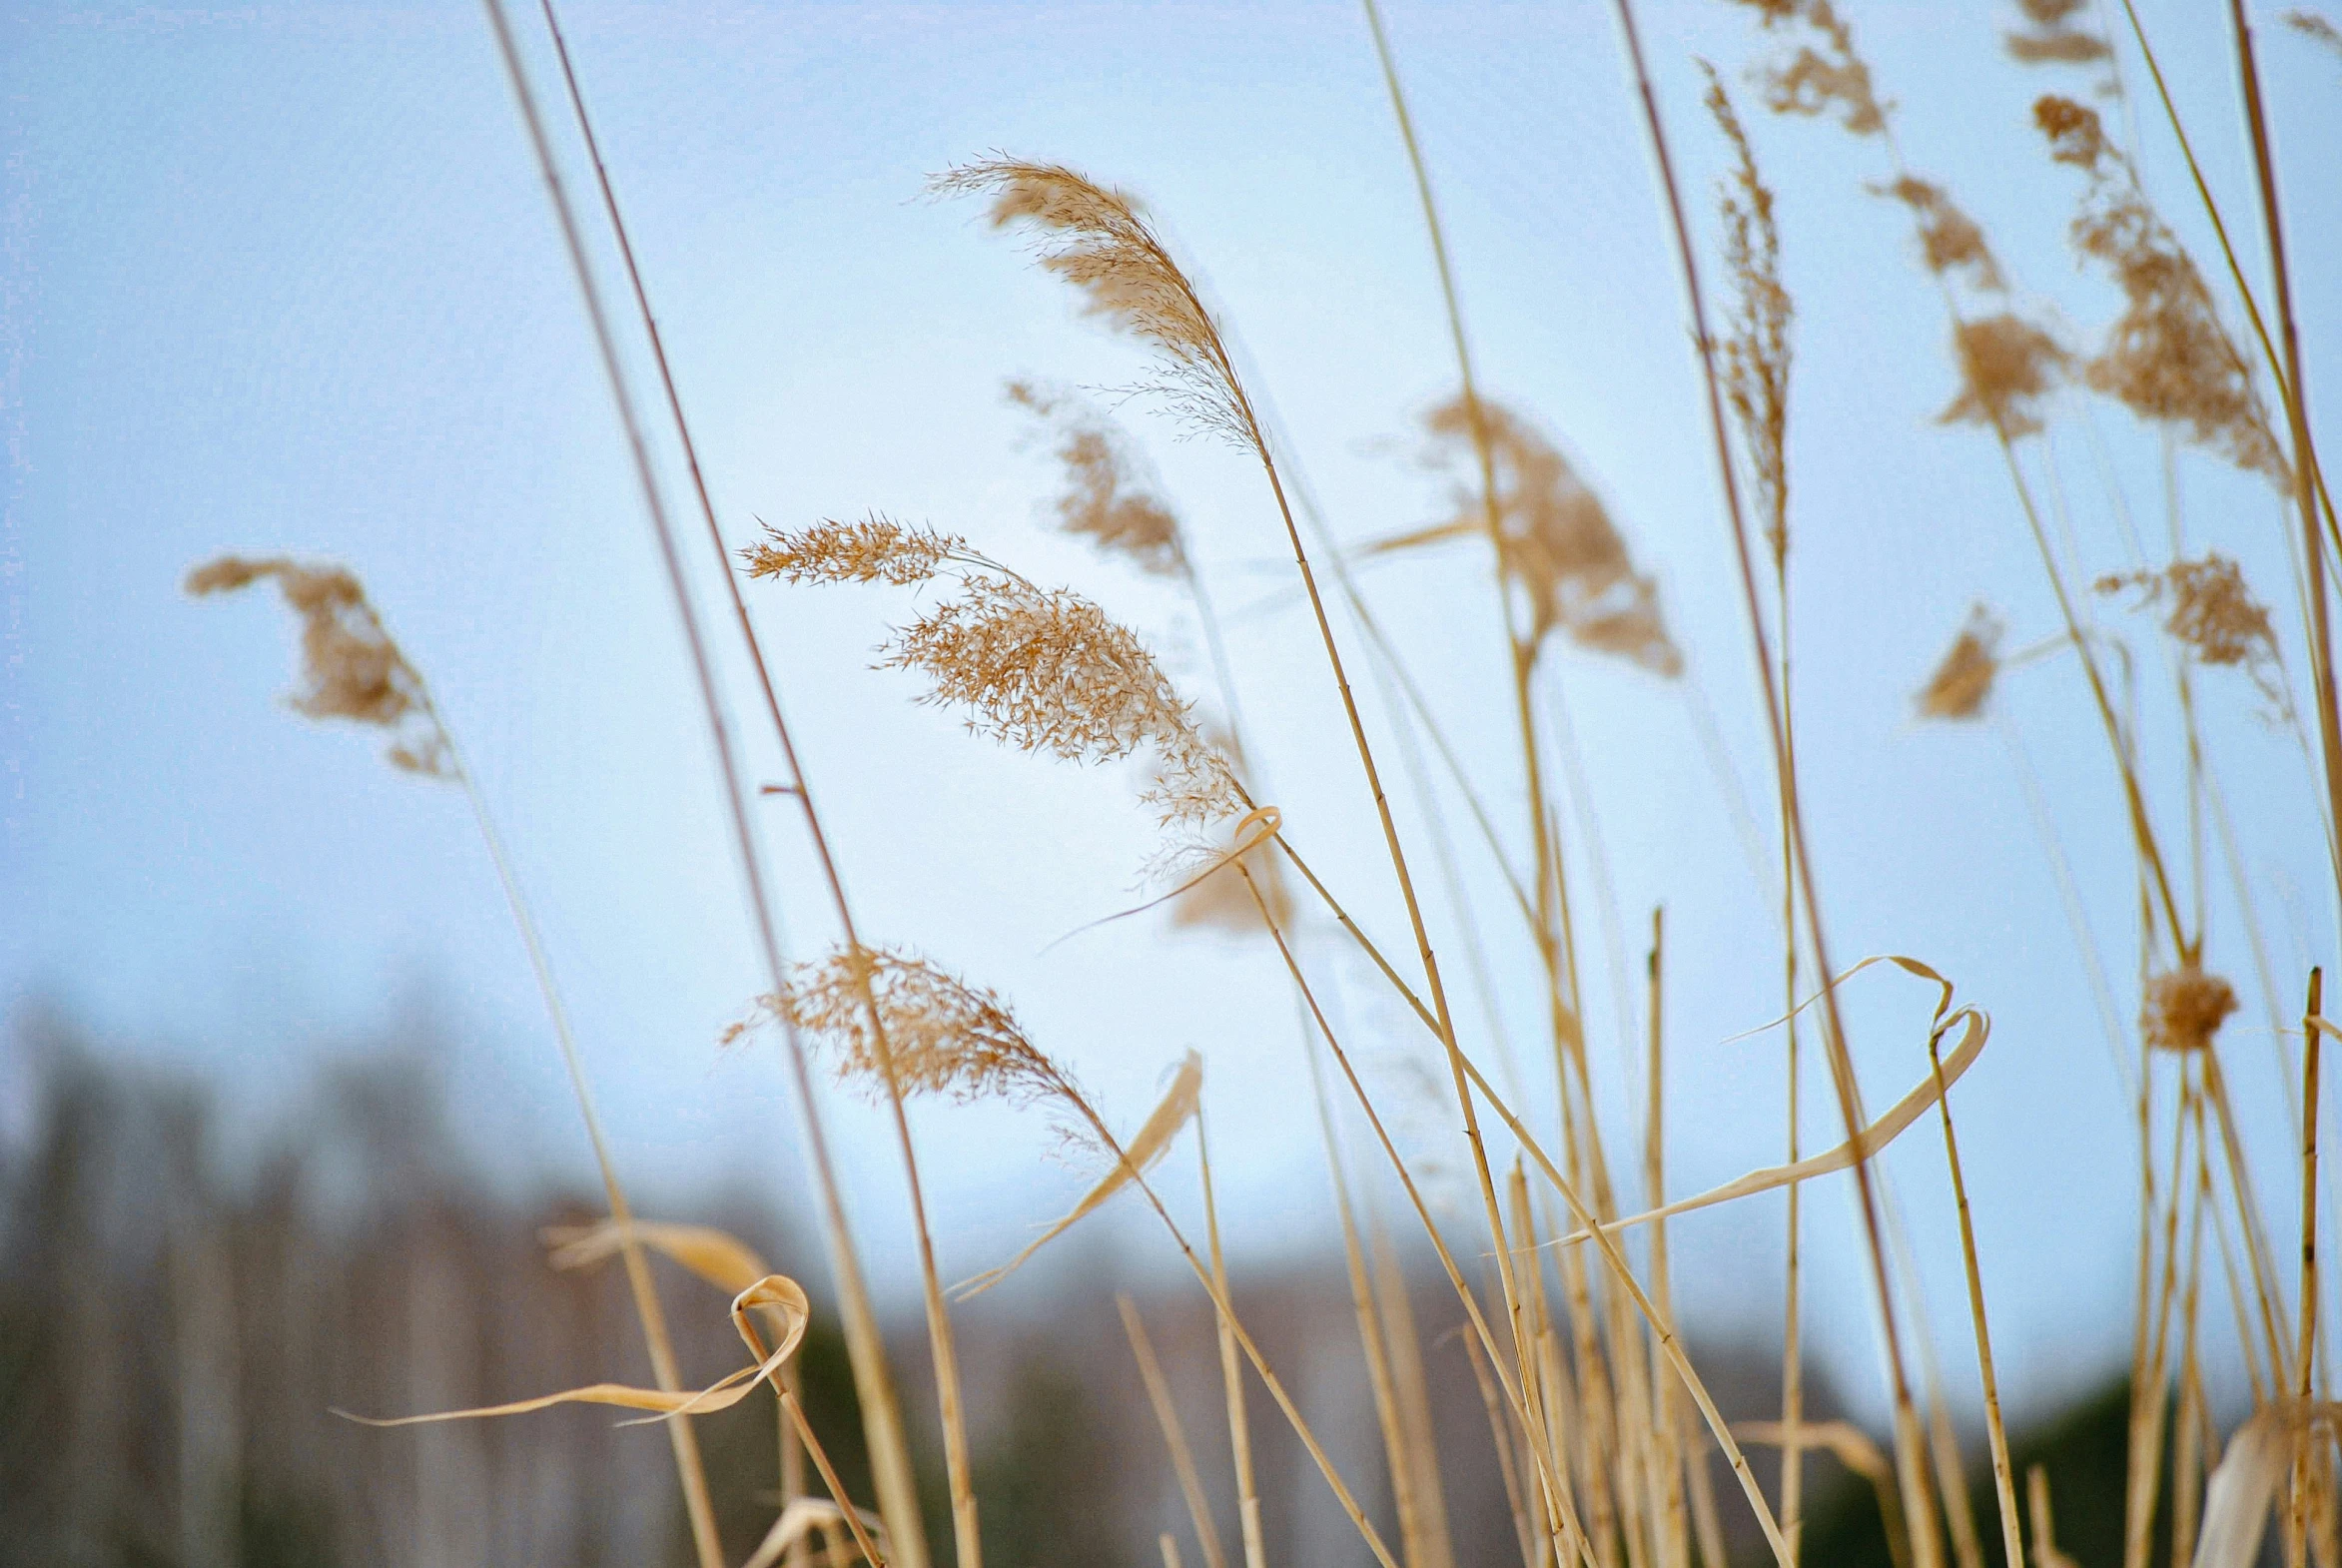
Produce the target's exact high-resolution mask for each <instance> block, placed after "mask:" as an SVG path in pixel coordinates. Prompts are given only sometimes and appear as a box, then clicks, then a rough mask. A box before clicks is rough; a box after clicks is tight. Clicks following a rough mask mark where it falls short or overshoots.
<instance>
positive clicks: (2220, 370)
mask: <svg viewBox="0 0 2342 1568" xmlns="http://www.w3.org/2000/svg"><path fill="white" fill-rule="evenodd" d="M2033 124H2034V126H2035V127H2036V128H2037V129H2038V130H2039V131H2040V132H2041V134H2042V136H2044V137H2045V138H2047V140H2048V143H2049V156H2050V157H2051V158H2052V159H2054V160H2055V161H2056V162H2058V163H2061V164H2065V165H2068V166H2070V167H2072V168H2075V169H2078V170H2080V171H2081V172H2082V173H2083V174H2085V175H2087V176H2088V177H2089V186H2088V188H2087V190H2086V191H2085V192H2084V193H2083V197H2082V201H2081V207H2080V211H2079V213H2078V214H2077V215H2076V216H2075V218H2074V221H2073V227H2072V231H2071V232H2072V237H2073V244H2074V248H2075V249H2076V250H2078V251H2079V252H2080V253H2081V254H2082V255H2083V256H2084V257H2087V258H2088V259H2090V260H2091V261H2094V262H2096V263H2098V264H2099V265H2100V266H2102V267H2103V268H2104V269H2105V270H2106V271H2107V272H2108V273H2109V274H2110V275H2111V276H2112V278H2113V280H2114V282H2115V283H2116V284H2117V285H2118V286H2119V287H2120V288H2121V290H2122V294H2123V298H2124V300H2125V301H2126V302H2127V305H2126V308H2125V309H2124V311H2123V313H2122V315H2121V316H2120V317H2119V318H2117V319H2116V321H2115V322H2114V324H2113V326H2112V327H2110V328H2109V329H2108V330H2107V334H2106V341H2105V346H2104V347H2103V348H2102V349H2100V350H2099V352H2098V353H2097V355H2096V356H2095V357H2093V358H2092V359H2091V360H2090V361H2089V362H2088V363H2087V364H2086V365H2085V366H2084V367H2083V372H2082V374H2083V379H2084V380H2085V381H2086V382H2087V383H2088V384H2089V386H2090V387H2091V388H2092V389H2093V390H2095V391H2097V392H2102V393H2104V394H2105V395H2107V396H2109V397H2112V398H2113V399H2115V400H2116V401H2117V402H2120V403H2121V404H2123V405H2124V406H2125V407H2127V408H2129V409H2130V410H2131V411H2132V412H2133V413H2136V414H2137V415H2138V416H2139V417H2140V418H2142V419H2147V420H2149V421H2152V422H2156V423H2161V424H2167V425H2171V426H2174V427H2176V428H2178V429H2179V430H2180V431H2181V432H2182V433H2183V434H2184V435H2185V436H2186V437H2187V438H2188V439H2189V440H2191V441H2193V442H2195V444H2197V445H2199V446H2203V447H2206V448H2208V449H2210V450H2212V451H2216V452H2218V453H2219V454H2220V455H2221V456H2223V457H2226V458H2227V459H2228V460H2229V461H2230V462H2232V463H2234V464H2236V465H2237V466H2238V467H2240V468H2243V469H2245V470H2247V471H2248V472H2255V473H2259V474H2262V475H2263V476H2265V477H2266V478H2268V479H2269V480H2270V481H2271V482H2273V483H2274V484H2276V485H2277V486H2278V487H2279V488H2281V489H2290V488H2291V486H2292V482H2293V481H2292V474H2291V470H2290V469H2289V468H2288V467H2287V466H2286V463H2285V458H2284V455H2283V452H2282V451H2281V449H2280V448H2279V446H2278V444H2277V437H2276V434H2275V432H2274V430H2273V429H2272V427H2271V425H2270V422H2269V415H2268V409H2267V408H2266V406H2265V405H2264V404H2263V403H2262V402H2261V397H2260V392H2259V391H2258V389H2257V388H2256V387H2255V386H2254V383H2253V377H2252V367H2251V365H2250V364H2249V363H2248V362H2247V361H2246V360H2245V358H2244V356H2243V354H2242V353H2241V352H2239V350H2238V349H2237V347H2236V343H2235V340H2234V339H2232V338H2230V337H2229V335H2228V330H2227V328H2225V327H2224V326H2222V325H2221V322H2220V314H2219V311H2218V309H2217V307H2216V306H2214V304H2213V302H2212V295H2211V291H2210V290H2209V289H2207V288H2206V287H2205V286H2204V280H2203V275H2202V274H2201V273H2199V272H2198V271H2197V270H2196V265H2195V262H2194V260H2193V259H2192V258H2190V257H2189V256H2188V254H2187V251H2186V250H2185V248H2184V247H2182V246H2181V245H2180V243H2179V238H2178V236H2177V235H2175V234H2173V233H2172V232H2171V229H2170V227H2169V226H2168V225H2167V224H2165V223H2164V222H2163V220H2162V218H2161V217H2160V216H2159V215H2157V213H2156V212H2155V209H2154V208H2153V206H2152V205H2150V204H2149V203H2148V201H2147V199H2146V194H2145V192H2144V191H2143V190H2142V189H2141V188H2140V186H2139V183H2138V175H2137V171H2136V169H2135V168H2134V167H2133V165H2132V164H2131V161H2130V159H2129V157H2128V156H2127V155H2125V154H2124V153H2123V152H2122V150H2121V149H2120V148H2118V147H2116V146H2114V144H2113V143H2112V142H2111V141H2110V140H2109V139H2108V138H2107V136H2106V133H2105V129H2104V127H2103V126H2102V125H2101V123H2100V122H2099V119H2098V114H2097V111H2096V110H2094V109H2090V108H2088V107H2086V106H2084V105H2082V104H2078V103H2075V102H2074V101H2073V100H2071V99H2069V98H2060V97H2057V96H2055V95H2054V94H2051V95H2047V96H2044V97H2042V98H2041V99H2039V100H2038V101H2036V102H2035V103H2034V105H2033Z"/></svg>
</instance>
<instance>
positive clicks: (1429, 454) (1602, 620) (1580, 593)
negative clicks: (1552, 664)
mask: <svg viewBox="0 0 2342 1568" xmlns="http://www.w3.org/2000/svg"><path fill="white" fill-rule="evenodd" d="M1479 405H1480V422H1481V426H1482V428H1483V430H1484V432H1485V434H1486V438H1487V441H1488V446H1489V453H1490V456H1491V458H1492V459H1493V466H1494V469H1495V475H1496V495H1495V500H1496V519H1497V536H1498V540H1499V547H1500V550H1501V553H1502V561H1501V565H1502V570H1503V572H1504V577H1505V581H1506V583H1507V584H1508V585H1509V586H1510V587H1511V588H1512V590H1513V591H1515V592H1517V593H1519V594H1520V595H1522V597H1523V598H1525V599H1526V600H1527V603H1528V610H1529V642H1530V646H1531V647H1532V649H1538V650H1541V648H1542V644H1543V643H1544V641H1545V638H1546V636H1547V635H1548V634H1549V633H1552V632H1559V633H1561V634H1562V635H1563V636H1566V637H1567V638H1569V640H1570V641H1572V642H1574V643H1576V644H1578V645H1579V646H1580V647H1582V648H1586V649H1588V650H1590V651H1592V652H1596V653H1608V654H1614V655H1616V656H1618V657H1620V658H1623V659H1627V660H1629V661H1630V662H1632V663H1635V664H1638V665H1641V666H1642V667H1643V668H1644V669H1647V670H1649V671H1651V672H1652V673H1653V674H1655V675H1662V676H1666V677H1669V678H1673V677H1674V676H1676V675H1678V674H1680V673H1682V671H1683V655H1682V654H1681V652H1679V651H1678V650H1677V648H1676V646H1675V643H1674V642H1673V641H1672V640H1670V638H1669V637H1668V635H1667V623H1666V621H1665V619H1664V618H1663V617H1662V616H1661V614H1660V611H1659V587H1658V584H1657V583H1656V582H1655V581H1654V580H1653V579H1652V578H1651V577H1649V576H1647V575H1645V574H1643V573H1641V572H1638V571H1636V570H1635V566H1634V561H1633V560H1632V558H1631V557H1629V555H1628V554H1627V548H1626V541H1625V540H1624V539H1623V538H1621V537H1620V536H1619V532H1618V529H1617V527H1616V526H1615V525H1614V524H1613V523H1612V522H1611V520H1610V513H1609V512H1608V511H1607V510H1606V509H1605V508H1604V507H1603V505H1602V501H1601V498H1600V497H1599V496H1597V495H1596V494H1595V493H1594V492H1593V490H1592V489H1591V488H1589V487H1588V486H1587V484H1586V482H1585V481H1584V480H1583V479H1581V478H1579V477H1578V474H1577V470H1576V469H1574V468H1572V467H1571V466H1570V463H1569V460H1568V459H1567V458H1565V457H1564V456H1562V454H1561V453H1560V452H1559V451H1557V450H1556V449H1555V448H1554V446H1553V444H1552V442H1550V441H1548V440H1547V439H1546V438H1545V437H1544V436H1543V435H1542V434H1540V433H1539V432H1538V431H1537V429H1536V428H1535V427H1534V426H1533V425H1531V424H1530V423H1529V422H1528V420H1526V419H1525V418H1523V417H1521V416H1520V415H1519V414H1517V413H1515V412H1513V411H1512V410H1511V409H1508V408H1506V407H1505V406H1504V405H1503V404H1501V403H1497V402H1493V401H1490V400H1489V399H1488V398H1486V397H1482V398H1480V399H1479ZM1423 424H1424V428H1425V429H1426V430H1427V431H1428V432H1429V434H1430V437H1431V439H1430V441H1429V443H1428V445H1427V446H1426V448H1425V451H1424V459H1425V461H1426V462H1427V463H1428V464H1429V465H1430V466H1432V467H1434V468H1441V469H1454V468H1459V467H1469V468H1470V469H1471V478H1470V479H1469V480H1467V481H1460V482H1458V483H1457V484H1456V485H1455V486H1454V488H1453V490H1452V491H1451V495H1452V498H1453V504H1454V506H1455V510H1454V512H1453V514H1452V515H1451V516H1450V517H1449V519H1448V520H1446V521H1444V522H1438V523H1434V524H1432V525H1431V526H1429V527H1427V528H1418V529H1414V530H1412V531H1410V532H1407V533H1403V534H1399V535H1396V536H1394V537H1391V538H1386V539H1383V540H1381V541H1379V542H1378V543H1375V544H1373V545H1371V546H1369V549H1370V551H1371V552H1372V553H1377V554H1382V553H1388V552H1391V551H1394V550H1404V549H1413V548H1417V547H1420V546H1423V545H1427V544H1436V543H1442V542H1445V541H1447V540H1450V539H1461V538H1484V537H1486V535H1487V511H1486V509H1485V507H1484V504H1483V501H1482V497H1481V494H1480V488H1479V481H1478V472H1477V468H1476V458H1475V457H1474V447H1473V443H1472V423H1471V410H1470V408H1469V407H1468V406H1467V405H1466V403H1465V402H1464V399H1463V398H1462V397H1461V396H1460V395H1459V396H1457V397H1454V398H1451V399H1450V400H1448V401H1446V402H1443V403H1441V404H1439V405H1438V406H1436V407H1434V408H1433V409H1431V411H1430V412H1429V413H1427V414H1425V415H1424V417H1423Z"/></svg>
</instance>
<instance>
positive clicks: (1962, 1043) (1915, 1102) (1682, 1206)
mask: <svg viewBox="0 0 2342 1568" xmlns="http://www.w3.org/2000/svg"><path fill="white" fill-rule="evenodd" d="M1881 964H1892V965H1894V966H1895V967H1896V968H1897V969H1900V970H1902V971H1903V972H1904V973H1905V974H1907V975H1911V976H1914V977H1916V978H1917V979H1920V980H1925V981H1928V982H1929V983H1931V984H1933V985H1934V986H1936V987H1937V988H1938V997H1937V1003H1936V1015H1935V1018H1934V1020H1933V1021H1932V1023H1931V1025H1930V1029H1931V1032H1932V1034H1933V1035H1934V1036H1935V1038H1936V1039H1937V1040H1938V1041H1941V1040H1943V1039H1944V1037H1946V1036H1948V1035H1950V1034H1951V1033H1952V1031H1953V1030H1954V1029H1956V1030H1958V1031H1959V1039H1958V1041H1957V1043H1956V1044H1954V1045H1953V1046H1952V1049H1951V1050H1950V1051H1947V1052H1945V1053H1944V1054H1943V1065H1942V1068H1941V1069H1940V1070H1939V1071H1931V1072H1930V1073H1929V1074H1928V1076H1927V1077H1925V1078H1923V1079H1921V1080H1920V1082H1919V1084H1918V1085H1917V1086H1916V1087H1914V1088H1913V1090H1912V1091H1911V1093H1909V1094H1907V1095H1905V1096H1904V1097H1903V1098H1902V1099H1901V1100H1898V1101H1897V1102H1896V1103H1895V1104H1894V1105H1892V1106H1890V1107H1889V1108H1888V1109H1887V1110H1886V1111H1884V1112H1882V1113H1881V1114H1880V1115H1879V1116H1878V1117H1877V1118H1875V1119H1874V1120H1873V1121H1872V1122H1871V1123H1870V1125H1869V1126H1867V1127H1865V1128H1863V1129H1862V1131H1861V1132H1860V1133H1858V1134H1856V1135H1855V1136H1854V1137H1852V1138H1850V1139H1848V1140H1847V1141H1846V1142H1845V1143H1843V1144H1840V1145H1837V1146H1836V1147H1834V1148H1831V1149H1827V1150H1824V1151H1823V1152H1822V1153H1820V1154H1818V1155H1808V1156H1807V1157H1806V1158H1805V1159H1803V1160H1800V1161H1797V1162H1796V1163H1794V1164H1791V1165H1786V1166H1772V1167H1769V1168H1767V1169H1765V1170H1762V1171H1752V1172H1750V1173H1748V1175H1746V1176H1740V1177H1738V1178H1737V1179H1735V1180H1731V1181H1727V1182H1725V1183H1724V1184H1723V1185H1722V1186H1714V1187H1710V1188H1709V1189H1708V1190H1707V1191H1705V1192H1701V1193H1698V1194H1696V1195H1695V1196H1691V1197H1681V1198H1677V1199H1676V1200H1675V1201H1673V1202H1670V1203H1666V1204H1663V1205H1661V1206H1660V1207H1657V1208H1649V1209H1645V1210H1644V1211H1643V1212H1641V1213H1639V1214H1629V1215H1627V1216H1626V1217H1624V1218H1621V1219H1606V1220H1604V1221H1603V1222H1602V1228H1603V1229H1604V1230H1606V1231H1610V1232H1613V1233H1615V1232H1618V1231H1622V1230H1626V1229H1629V1228H1631V1227H1633V1226H1635V1225H1645V1224H1650V1223H1652V1222H1653V1221H1655V1220H1660V1219H1672V1218H1674V1217H1675V1216H1676V1215H1678V1214H1688V1213H1692V1212H1694V1211H1696V1210H1698V1209H1702V1208H1710V1207H1713V1206H1715V1205H1716V1204H1718V1203H1730V1202H1737V1201H1739V1200H1740V1199H1741V1198H1744V1197H1753V1196H1755V1195H1756V1194H1757V1193H1759V1192H1770V1191H1773V1190H1774V1189H1776V1188H1778V1187H1784V1186H1787V1185H1789V1184H1790V1183H1791V1182H1792V1181H1808V1180H1811V1179H1813V1178H1814V1177H1815V1176H1828V1175H1829V1174H1830V1173H1832V1172H1834V1171H1846V1170H1850V1169H1852V1168H1853V1167H1854V1166H1855V1164H1856V1163H1857V1162H1859V1161H1864V1160H1869V1159H1871V1158H1872V1157H1873V1156H1875V1155H1877V1154H1878V1153H1879V1152H1880V1151H1881V1150H1883V1149H1885V1148H1887V1147H1888V1146H1889V1145H1890V1144H1892V1143H1894V1142H1895V1141H1896V1140H1897V1139H1899V1138H1901V1137H1902V1136H1903V1135H1904V1134H1905V1133H1907V1132H1909V1131H1910V1130H1911V1127H1912V1124H1913V1123H1915V1122H1917V1121H1919V1119H1920V1118H1921V1117H1922V1116H1923V1115H1924V1114H1926V1113H1927V1112H1928V1111H1929V1110H1930V1109H1932V1108H1933V1107H1934V1106H1935V1104H1936V1102H1937V1101H1938V1100H1940V1099H1941V1098H1943V1096H1944V1095H1946V1094H1948V1093H1950V1091H1951V1089H1952V1085H1954V1084H1956V1083H1958V1082H1959V1080H1960V1079H1961V1078H1962V1077H1963V1076H1964V1075H1965V1074H1966V1072H1967V1070H1968V1069H1969V1068H1971V1067H1973V1066H1975V1064H1976V1059H1977V1058H1978V1057H1981V1056H1982V1055H1983V1053H1984V1044H1985V1042H1986V1041H1988V1040H1990V1039H1991V1038H1992V1021H1991V1019H1990V1018H1989V1017H1988V1016H1986V1015H1985V1014H1984V1013H1983V1012H1982V1011H1981V1010H1980V1009H1978V1008H1976V1007H1974V1006H1961V1007H1957V1008H1954V1007H1952V983H1951V982H1950V981H1948V980H1946V979H1945V978H1944V977H1943V976H1942V975H1941V974H1939V973H1938V972H1937V971H1936V970H1935V969H1934V968H1932V967H1931V966H1929V965H1928V964H1926V963H1923V962H1922V961H1921V960H1919V959H1916V958H1906V957H1904V956H1903V955H1901V954H1894V953H1881V954H1873V955H1872V956H1871V957H1869V958H1866V959H1863V960H1862V961H1861V962H1859V963H1857V964H1855V965H1853V966H1852V967H1851V968H1849V969H1847V970H1846V971H1844V972H1843V973H1842V974H1840V975H1839V977H1838V978H1837V979H1836V980H1833V981H1831V982H1830V985H1829V986H1827V987H1824V988H1823V989H1824V990H1825V991H1826V990H1829V989H1831V988H1832V987H1837V986H1843V985H1845V984H1846V983H1847V982H1848V981H1850V980H1852V979H1854V977H1855V976H1857V975H1859V974H1861V973H1862V972H1863V971H1864V970H1866V969H1872V968H1875V967H1876V966H1878V965H1881ZM1821 1000H1822V992H1820V991H1817V992H1815V993H1814V995H1812V996H1810V997H1808V998H1807V999H1806V1000H1805V1001H1804V1002H1801V1003H1799V1004H1798V1006H1797V1008H1796V1009H1795V1011H1793V1012H1792V1013H1791V1014H1790V1017H1791V1018H1794V1017H1795V1016H1796V1015H1797V1014H1798V1013H1802V1012H1804V1011H1805V1010H1806V1009H1807V1008H1809V1007H1812V1006H1813V1005H1814V1004H1815V1003H1817V1002H1819V1001H1821ZM1787 1022H1789V1019H1788V1018H1778V1019H1775V1020H1774V1021H1773V1022H1772V1023H1771V1024H1767V1025H1764V1026H1762V1028H1760V1029H1756V1030H1751V1031H1749V1033H1750V1034H1762V1033H1763V1032H1764V1030H1766V1029H1773V1028H1777V1027H1779V1026H1780V1025H1782V1024H1785V1023H1787ZM1736 1038H1745V1037H1736ZM1592 1237H1593V1232H1592V1231H1591V1230H1573V1231H1571V1232H1570V1233H1569V1234H1567V1235H1564V1236H1561V1237H1559V1238H1558V1239H1557V1240H1556V1241H1555V1242H1554V1243H1553V1244H1554V1245H1556V1246H1574V1245H1576V1244H1577V1243H1579V1242H1581V1241H1586V1240H1590V1239H1592Z"/></svg>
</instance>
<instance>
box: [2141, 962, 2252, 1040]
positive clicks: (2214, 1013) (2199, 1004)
mask: <svg viewBox="0 0 2342 1568" xmlns="http://www.w3.org/2000/svg"><path fill="white" fill-rule="evenodd" d="M2236 1009H2237V1001H2236V990H2235V988H2234V987H2233V986H2231V985H2229V984H2228V982H2227V981H2225V980H2222V979H2221V978H2220V977H2219V976H2217V975H2207V974H2205V973H2204V972H2203V971H2202V970H2201V969H2199V968H2197V967H2196V966H2195V965H2193V964H2183V965H2181V966H2180V967H2179V968H2177V969H2167V970H2165V971H2164V972H2163V973H2162V974H2160V975H2157V976H2155V977H2154V978H2153V979H2151V980H2149V981H2148V982H2147V984H2146V992H2145V995H2144V997H2143V998H2142V999H2141V1000H2140V1003H2139V1015H2138V1027H2139V1033H2140V1034H2142V1035H2144V1036H2145V1037H2146V1042H2147V1044H2148V1045H2150V1046H2152V1047H2154V1048H2155V1049H2156V1050H2158V1051H2178V1052H2187V1051H2200V1050H2202V1049H2204V1048H2205V1047H2207V1046H2209V1045H2210V1044H2211V1043H2212V1037H2213V1036H2214V1035H2216V1034H2218V1033H2219V1031H2220V1026H2221V1025H2222V1024H2223V1023H2225V1022H2226V1021H2227V1018H2228V1015H2229V1014H2231V1013H2233V1012H2235V1011H2236Z"/></svg>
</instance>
